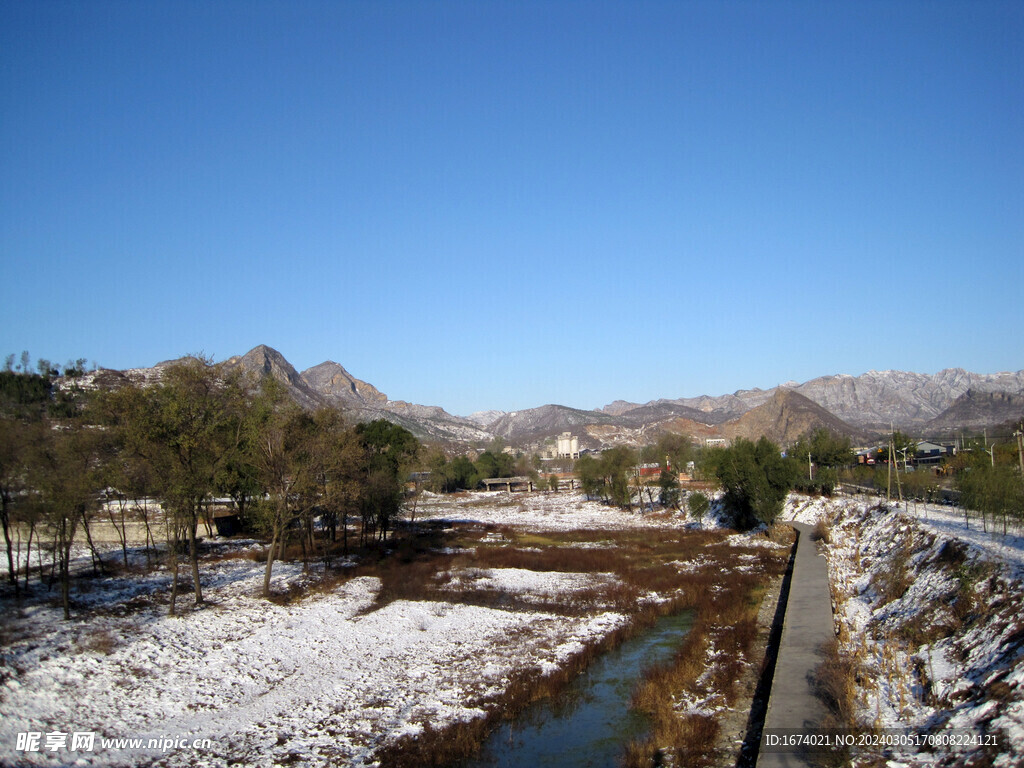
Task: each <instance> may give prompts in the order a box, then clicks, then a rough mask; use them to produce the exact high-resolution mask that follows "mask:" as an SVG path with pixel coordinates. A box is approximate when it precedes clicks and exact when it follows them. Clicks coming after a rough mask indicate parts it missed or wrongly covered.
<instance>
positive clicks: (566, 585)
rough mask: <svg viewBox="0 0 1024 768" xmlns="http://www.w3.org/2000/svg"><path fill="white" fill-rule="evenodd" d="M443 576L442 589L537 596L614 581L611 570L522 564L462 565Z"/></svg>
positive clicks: (576, 590)
mask: <svg viewBox="0 0 1024 768" xmlns="http://www.w3.org/2000/svg"><path fill="white" fill-rule="evenodd" d="M447 576H448V578H449V580H448V583H447V584H445V585H444V588H446V589H455V588H457V589H459V590H463V589H496V590H500V591H502V592H510V593H513V594H517V593H527V594H528V595H530V596H532V597H536V598H540V599H543V598H545V597H548V596H550V595H558V594H564V593H567V592H569V593H571V592H580V591H581V590H584V589H590V588H591V587H594V586H595V585H598V584H611V583H615V582H617V581H618V578H617V577H616V576H615V574H612V573H594V574H591V573H560V572H556V571H528V570H526V569H524V568H462V569H459V570H456V571H451V572H449V573H448V574H447Z"/></svg>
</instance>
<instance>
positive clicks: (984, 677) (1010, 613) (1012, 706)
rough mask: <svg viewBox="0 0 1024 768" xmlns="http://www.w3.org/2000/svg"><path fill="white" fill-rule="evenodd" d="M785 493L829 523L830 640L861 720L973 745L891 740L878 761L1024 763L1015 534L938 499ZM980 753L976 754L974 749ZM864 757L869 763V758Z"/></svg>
mask: <svg viewBox="0 0 1024 768" xmlns="http://www.w3.org/2000/svg"><path fill="white" fill-rule="evenodd" d="M914 512H915V510H914V508H913V505H911V508H910V509H909V510H906V509H904V510H899V509H892V510H889V511H886V510H884V509H878V508H876V501H875V500H870V501H865V500H863V499H836V500H827V499H808V498H805V497H799V496H792V497H791V498H790V499H789V501H788V503H787V506H786V510H785V512H784V515H783V516H784V517H785V518H787V519H795V520H798V521H801V522H807V523H816V522H817V521H818V520H819V519H822V520H824V521H826V522H827V523H828V525H829V534H828V543H827V544H825V547H824V548H825V553H826V556H827V558H828V563H829V578H830V581H831V583H832V589H833V597H834V603H835V607H836V619H837V626H838V627H839V630H840V634H839V637H840V646H841V650H842V652H843V653H844V654H846V656H847V658H849V659H853V660H854V661H855V663H856V664H857V665H858V671H857V675H858V680H859V685H858V688H857V702H856V704H857V707H858V715H859V718H860V720H861V722H863V723H866V724H869V725H872V726H874V727H876V728H892V729H908V730H909V731H910V733H913V734H920V733H922V732H938V733H945V734H950V733H952V732H953V731H954V730H955V729H960V731H959V737H960V738H963V737H965V736H969V737H972V738H973V739H974V740H975V741H981V742H982V743H981V744H974V745H973V746H968V747H966V748H964V749H963V750H952V751H951V750H949V749H940V750H937V751H936V752H934V753H928V752H926V751H920V750H902V751H900V752H896V753H892V754H889V755H888V757H887V759H886V762H885V764H886V765H888V766H891V768H899V767H902V766H925V765H942V766H950V765H955V766H960V765H974V764H980V763H978V761H979V760H983V761H984V760H991V762H984V764H986V765H994V766H1005V767H1006V768H1009V767H1010V766H1017V765H1021V764H1024V620H1022V619H1021V614H1020V610H1019V605H1020V600H1021V596H1022V595H1021V593H1022V591H1024V588H1022V585H1021V581H1020V575H1021V548H1020V541H1019V537H1017V536H1007V537H1005V538H1004V537H1003V536H1002V535H1001V533H995V532H992V530H991V528H990V532H989V533H987V534H986V533H985V532H983V531H981V530H978V528H979V527H980V526H979V524H977V523H976V522H975V521H973V520H972V522H971V528H970V529H968V528H967V527H966V526H965V524H964V521H963V518H962V517H959V516H956V515H954V514H952V513H951V512H950V511H949V510H948V509H945V508H936V507H930V508H927V510H926V509H925V508H924V507H923V505H918V508H917V513H916V515H915V514H914ZM983 756H984V757H983ZM873 764H874V763H872V765H873Z"/></svg>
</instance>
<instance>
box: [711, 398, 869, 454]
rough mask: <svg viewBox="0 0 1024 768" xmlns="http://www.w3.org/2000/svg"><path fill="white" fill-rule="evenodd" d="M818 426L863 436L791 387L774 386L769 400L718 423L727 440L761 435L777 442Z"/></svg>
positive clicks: (784, 442)
mask: <svg viewBox="0 0 1024 768" xmlns="http://www.w3.org/2000/svg"><path fill="white" fill-rule="evenodd" d="M821 428H824V429H827V430H828V431H829V432H832V433H834V434H837V435H844V436H847V437H851V438H864V437H866V435H865V433H864V432H863V431H861V430H859V429H857V428H855V427H852V426H851V425H849V424H847V423H846V422H845V421H843V420H842V419H840V418H838V417H837V416H835V415H834V414H832V413H830V412H829V411H827V410H825V409H824V408H822V407H821V406H820V405H818V404H817V403H815V402H814V401H813V400H811V399H810V398H808V397H804V396H803V395H801V394H800V393H799V392H797V391H795V390H792V389H777V390H776V391H775V394H773V395H772V397H771V399H770V400H769V401H768V402H766V403H764V404H762V405H759V406H757V407H756V408H751V409H750V410H749V411H747V412H746V413H744V414H743V415H742V416H738V417H737V418H735V419H732V420H731V421H727V422H726V423H724V424H722V425H721V430H722V433H723V434H724V435H725V436H726V437H728V438H730V439H735V438H737V437H745V438H747V439H748V440H757V439H758V438H760V437H762V436H764V437H767V438H768V439H769V440H771V441H773V442H776V443H778V444H779V445H789V444H790V443H794V442H796V441H797V440H798V439H799V438H800V437H801V436H802V435H805V434H808V433H810V432H813V431H815V430H817V429H821Z"/></svg>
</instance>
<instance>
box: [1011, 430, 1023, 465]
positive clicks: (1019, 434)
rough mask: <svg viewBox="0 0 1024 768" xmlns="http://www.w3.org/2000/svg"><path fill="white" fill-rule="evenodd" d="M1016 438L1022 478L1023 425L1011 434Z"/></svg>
mask: <svg viewBox="0 0 1024 768" xmlns="http://www.w3.org/2000/svg"><path fill="white" fill-rule="evenodd" d="M1013 434H1014V436H1015V437H1016V438H1017V458H1018V459H1019V460H1020V474H1021V476H1022V477H1024V424H1021V428H1020V429H1018V430H1017V431H1016V432H1014V433H1013Z"/></svg>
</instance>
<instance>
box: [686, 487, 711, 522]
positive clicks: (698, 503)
mask: <svg viewBox="0 0 1024 768" xmlns="http://www.w3.org/2000/svg"><path fill="white" fill-rule="evenodd" d="M686 505H687V506H688V507H689V508H690V514H691V515H693V519H694V520H696V521H697V524H698V525H700V524H701V523H702V521H703V520H704V515H706V514H707V513H708V510H709V509H711V500H710V499H709V498H708V497H707V496H706V495H704V494H703V493H701V492H700V491H694V492H693V493H691V494H690V496H689V498H687V500H686Z"/></svg>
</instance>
